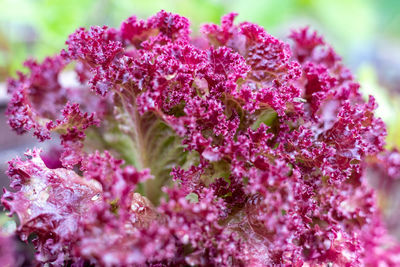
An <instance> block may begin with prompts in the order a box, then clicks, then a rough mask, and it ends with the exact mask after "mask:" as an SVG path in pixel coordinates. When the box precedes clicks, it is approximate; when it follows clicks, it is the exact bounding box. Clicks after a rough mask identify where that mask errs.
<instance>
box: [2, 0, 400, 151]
mask: <svg viewBox="0 0 400 267" xmlns="http://www.w3.org/2000/svg"><path fill="white" fill-rule="evenodd" d="M160 9H165V10H167V11H171V12H176V13H179V14H181V15H184V16H186V17H188V18H189V19H190V20H191V21H192V29H193V33H194V34H196V32H197V31H198V28H199V25H200V24H202V23H204V22H214V23H218V22H219V20H220V17H221V16H222V15H223V14H226V13H228V12H230V11H236V12H238V13H239V14H240V15H239V17H238V19H237V21H244V20H247V21H251V22H255V23H258V24H260V25H262V26H264V27H265V28H266V29H267V31H268V32H269V33H271V34H273V35H275V36H278V37H280V38H286V37H287V36H288V34H289V33H290V29H294V28H298V27H301V26H306V25H309V26H310V27H311V28H313V29H316V30H318V31H319V32H320V33H321V34H323V35H324V36H325V39H326V40H327V41H328V42H329V43H330V44H332V46H333V47H334V48H335V49H336V50H337V52H338V53H339V54H340V55H341V56H342V57H343V60H344V61H345V63H346V64H347V66H349V67H350V68H351V69H352V71H353V73H354V74H355V75H356V76H357V78H358V80H359V81H360V83H361V84H362V88H363V92H364V93H365V94H366V95H367V94H373V95H375V96H376V98H377V100H378V103H379V104H380V107H379V110H378V115H379V116H381V117H382V118H383V119H384V120H385V121H386V123H387V124H388V126H389V139H388V144H389V146H392V145H393V144H397V145H400V119H399V117H398V116H397V115H398V114H399V111H400V105H399V103H400V101H399V97H398V95H400V1H398V0H381V1H374V0H335V1H328V0H245V1H240V0H147V1H146V0H144V1H143V0H117V1H112V0H0V10H1V11H0V12H1V14H0V83H1V82H2V81H5V79H6V77H8V76H13V75H15V71H16V70H17V69H21V64H22V62H23V61H24V59H26V58H27V57H35V58H38V59H42V58H44V57H45V56H46V55H52V54H54V53H57V52H58V51H60V49H62V48H64V42H65V40H66V38H67V36H68V35H69V34H70V33H72V32H73V31H74V30H75V29H76V28H78V27H80V26H84V27H88V26H90V25H104V24H105V25H109V26H113V27H118V26H119V25H120V23H121V22H122V21H123V20H124V19H126V18H127V17H129V16H131V15H133V14H135V15H137V16H138V17H140V18H146V17H148V16H150V15H152V14H154V13H156V12H157V11H159V10H160ZM2 90H3V93H4V86H3V89H2Z"/></svg>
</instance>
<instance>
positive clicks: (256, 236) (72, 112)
mask: <svg viewBox="0 0 400 267" xmlns="http://www.w3.org/2000/svg"><path fill="white" fill-rule="evenodd" d="M235 16H236V14H228V15H226V16H224V17H223V18H222V21H221V26H217V25H213V24H209V25H204V26H203V27H202V31H201V32H202V35H201V36H200V37H198V38H192V37H191V36H190V30H189V22H188V20H187V19H186V18H184V17H181V16H179V15H174V14H170V13H167V12H164V11H161V12H159V13H158V14H157V15H155V16H153V17H151V18H149V19H148V20H146V21H143V20H138V19H137V18H136V17H131V18H129V19H127V20H126V21H125V22H123V23H122V25H121V27H120V28H119V29H113V28H108V27H106V26H104V27H92V28H90V29H88V30H86V29H83V28H81V29H78V30H77V31H76V32H75V33H74V34H72V35H71V36H70V37H69V39H68V40H67V42H66V43H67V46H68V49H66V50H63V51H62V52H61V53H60V55H57V56H55V57H53V58H47V59H45V60H44V62H43V63H37V62H35V61H28V62H27V63H26V66H27V67H28V68H29V69H30V72H29V74H22V73H20V74H19V77H18V78H17V79H14V80H10V81H9V83H8V85H9V86H8V88H9V93H10V94H11V95H12V99H11V102H10V104H9V106H8V109H7V115H8V116H9V124H10V126H11V127H12V128H13V129H14V130H15V131H16V132H17V133H20V134H21V133H24V132H27V131H29V130H33V131H34V135H35V136H37V137H38V138H39V140H41V141H44V140H46V139H49V138H50V137H51V132H55V133H58V134H59V137H60V143H61V148H60V149H61V151H59V152H57V153H53V155H60V158H59V159H58V158H57V159H55V160H53V161H51V160H50V161H49V160H47V161H46V162H50V163H51V162H55V163H54V164H50V163H47V164H48V165H49V166H50V165H51V166H55V167H54V168H51V167H47V166H46V164H45V163H44V162H43V160H42V158H41V157H40V155H39V154H40V150H36V149H35V150H33V151H29V152H27V154H26V157H27V159H26V160H21V159H19V158H17V159H14V160H12V161H10V163H9V170H8V175H9V176H10V177H11V178H12V184H11V187H12V189H13V190H12V191H10V192H9V191H6V192H5V194H4V196H3V199H2V203H3V205H4V206H5V207H6V209H8V210H9V211H10V212H11V213H16V214H17V216H18V218H19V221H20V224H19V226H18V229H17V234H18V235H19V236H20V238H21V239H22V240H27V239H28V238H29V237H31V236H33V237H34V238H33V243H34V245H35V247H36V253H37V254H36V260H37V261H38V262H39V263H53V264H56V265H62V264H74V265H76V266H78V265H79V266H82V265H84V264H88V265H90V264H94V265H104V266H136V265H137V266H143V265H149V266H185V265H196V266H232V265H233V266H269V265H285V266H286V265H287V266H302V265H304V264H308V265H311V266H325V265H334V266H359V265H360V266H364V265H369V266H377V265H378V264H384V263H386V264H387V265H388V266H391V265H395V264H400V262H399V260H400V259H399V257H398V256H396V255H397V254H398V253H399V252H400V246H399V245H398V244H397V243H396V241H395V239H394V238H392V237H390V235H389V233H388V231H387V230H386V226H385V221H384V220H383V217H384V216H381V214H382V210H381V209H380V207H379V206H378V202H377V195H376V193H375V191H374V190H373V189H372V188H371V186H370V184H369V180H374V179H373V178H372V179H367V178H368V177H371V176H372V177H376V176H377V175H380V173H381V172H385V171H386V172H387V173H385V175H384V176H385V177H387V178H386V179H387V180H388V181H391V180H393V182H395V181H394V180H396V177H395V175H396V172H397V170H398V169H399V165H400V163H399V156H398V153H397V152H396V151H394V152H392V153H397V154H391V155H392V156H390V155H389V156H388V155H387V153H389V152H386V151H385V149H384V139H385V135H386V130H385V125H384V123H383V122H382V121H381V120H380V119H379V118H376V117H374V109H375V108H376V103H375V100H374V98H373V97H372V96H371V97H370V98H369V100H368V101H367V102H365V101H364V100H363V98H362V96H361V94H360V92H359V85H358V83H357V82H355V81H354V79H353V77H352V75H351V73H350V71H349V70H348V69H347V68H346V67H344V66H343V64H342V63H341V60H340V58H339V56H337V55H336V54H335V52H334V51H333V49H332V48H331V47H330V46H329V45H327V44H326V43H325V42H324V40H323V38H322V37H321V36H319V35H317V34H316V33H315V32H312V31H310V30H309V29H307V28H305V29H301V30H299V31H295V32H293V33H292V34H291V39H292V41H293V42H292V43H293V45H292V47H290V46H289V44H286V43H285V42H282V41H280V40H278V39H277V38H275V37H273V36H271V35H269V34H268V33H266V31H265V30H264V29H263V28H262V27H260V26H258V25H255V24H252V23H248V22H244V23H241V24H239V25H234V23H233V20H234V18H235ZM71 72H72V73H73V77H74V78H75V79H76V83H75V84H73V85H69V84H63V83H62V82H61V80H62V79H61V76H62V75H63V73H71ZM54 136H56V135H54ZM47 157H48V156H47ZM385 157H389V159H391V160H385ZM56 167H58V168H56ZM374 171H375V172H374ZM377 173H378V174H377Z"/></svg>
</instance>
